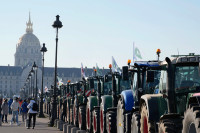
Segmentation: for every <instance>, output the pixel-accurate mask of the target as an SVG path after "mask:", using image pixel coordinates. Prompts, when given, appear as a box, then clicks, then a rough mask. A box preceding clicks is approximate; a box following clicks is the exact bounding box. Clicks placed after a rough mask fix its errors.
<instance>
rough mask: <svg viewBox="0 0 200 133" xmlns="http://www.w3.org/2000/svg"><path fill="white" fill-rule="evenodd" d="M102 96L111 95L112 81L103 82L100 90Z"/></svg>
mask: <svg viewBox="0 0 200 133" xmlns="http://www.w3.org/2000/svg"><path fill="white" fill-rule="evenodd" d="M101 90H102V93H103V94H104V95H108V94H111V93H112V80H110V81H108V82H104V86H103V88H102V89H101Z"/></svg>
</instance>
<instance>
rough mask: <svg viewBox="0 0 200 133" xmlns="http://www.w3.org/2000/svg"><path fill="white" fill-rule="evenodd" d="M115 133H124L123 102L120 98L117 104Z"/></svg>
mask: <svg viewBox="0 0 200 133" xmlns="http://www.w3.org/2000/svg"><path fill="white" fill-rule="evenodd" d="M117 133H124V102H123V99H121V98H120V99H119V101H118V104H117Z"/></svg>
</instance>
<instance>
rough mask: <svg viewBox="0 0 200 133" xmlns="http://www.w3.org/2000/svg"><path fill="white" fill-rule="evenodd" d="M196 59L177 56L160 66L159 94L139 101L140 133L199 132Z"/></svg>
mask: <svg viewBox="0 0 200 133" xmlns="http://www.w3.org/2000/svg"><path fill="white" fill-rule="evenodd" d="M199 62H200V56H198V55H194V54H193V53H192V54H189V55H177V56H172V58H169V57H166V58H165V60H164V61H162V62H160V66H161V76H160V81H159V91H158V92H159V94H146V95H143V96H142V97H141V99H140V109H139V112H140V131H141V133H155V132H159V133H181V132H182V133H199V132H200V126H199V124H200V107H199V99H200V95H199V92H200V66H199Z"/></svg>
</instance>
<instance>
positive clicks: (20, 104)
mask: <svg viewBox="0 0 200 133" xmlns="http://www.w3.org/2000/svg"><path fill="white" fill-rule="evenodd" d="M22 103H23V101H22V99H19V106H20V108H19V115H21V110H22Z"/></svg>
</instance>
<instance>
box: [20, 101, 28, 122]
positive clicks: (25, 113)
mask: <svg viewBox="0 0 200 133" xmlns="http://www.w3.org/2000/svg"><path fill="white" fill-rule="evenodd" d="M27 106H28V103H27V102H26V99H25V100H24V102H23V103H22V106H21V108H22V109H21V112H22V121H23V122H24V118H25V120H26V119H27V113H28V108H27Z"/></svg>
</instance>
